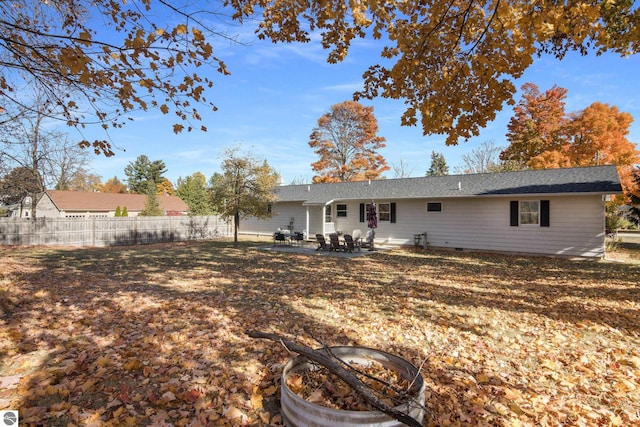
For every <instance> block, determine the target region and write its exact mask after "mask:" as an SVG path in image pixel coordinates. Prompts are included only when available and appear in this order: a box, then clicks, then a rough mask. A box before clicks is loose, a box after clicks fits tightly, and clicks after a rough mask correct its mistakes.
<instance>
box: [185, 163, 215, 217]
mask: <svg viewBox="0 0 640 427" xmlns="http://www.w3.org/2000/svg"><path fill="white" fill-rule="evenodd" d="M176 194H177V196H178V197H180V198H181V199H182V200H183V201H184V202H185V203H186V204H187V205H188V206H189V212H190V214H191V215H211V213H212V212H213V209H212V207H211V195H210V192H209V188H208V187H207V178H206V177H205V176H204V175H203V174H202V173H201V172H196V173H194V174H193V175H190V176H188V177H186V178H182V177H179V178H178V185H177V189H176Z"/></svg>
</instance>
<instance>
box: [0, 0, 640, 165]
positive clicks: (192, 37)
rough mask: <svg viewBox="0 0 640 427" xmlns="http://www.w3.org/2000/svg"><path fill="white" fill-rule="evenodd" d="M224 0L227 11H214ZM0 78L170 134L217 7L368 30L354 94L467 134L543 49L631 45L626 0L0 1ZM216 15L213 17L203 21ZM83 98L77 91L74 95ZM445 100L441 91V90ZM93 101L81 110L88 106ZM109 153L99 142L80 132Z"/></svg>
mask: <svg viewBox="0 0 640 427" xmlns="http://www.w3.org/2000/svg"><path fill="white" fill-rule="evenodd" d="M225 7H226V8H225ZM0 10H2V16H3V19H1V20H0V38H1V40H2V43H1V44H0V49H1V51H0V58H2V62H1V63H2V66H3V68H4V69H6V70H10V71H11V72H10V73H3V74H2V77H1V78H0V88H2V89H1V90H0V91H1V93H2V95H3V96H4V97H5V100H4V102H14V103H19V99H18V97H17V96H16V94H17V93H18V92H19V90H20V88H21V87H22V86H24V85H23V81H22V78H23V76H30V77H32V80H33V81H34V82H35V83H36V84H38V85H40V86H43V87H44V88H46V89H51V88H54V87H60V86H61V85H64V86H65V87H68V88H69V89H71V90H69V91H67V95H63V96H61V97H57V99H52V101H53V102H55V103H57V104H60V105H62V106H64V109H63V111H62V113H61V115H60V116H61V118H62V119H64V121H65V122H66V123H68V124H70V125H72V126H78V127H82V126H83V125H86V124H88V123H91V122H92V121H94V120H95V121H97V122H99V123H101V124H102V125H103V126H104V127H105V128H109V127H111V126H116V127H117V126H122V125H123V124H124V123H125V121H126V119H128V118H132V112H133V111H135V110H145V111H146V110H149V109H157V110H159V111H161V112H162V113H164V114H168V113H170V112H173V113H174V114H175V115H176V116H177V119H178V121H179V123H175V124H174V125H173V129H174V131H176V132H179V131H181V130H182V129H184V128H185V126H184V125H183V124H182V122H186V124H187V129H191V127H192V126H191V124H190V120H199V119H200V118H201V115H200V113H199V111H198V110H197V108H196V107H197V106H198V105H200V104H204V105H206V106H207V108H211V109H215V106H213V104H212V103H211V102H210V101H209V100H208V99H207V97H206V96H207V95H208V94H207V89H209V88H211V87H212V86H213V77H211V76H210V74H209V73H207V72H205V71H204V68H203V67H207V69H214V70H216V71H217V72H218V73H221V74H228V70H227V68H226V66H225V64H224V63H223V62H222V60H221V59H219V58H217V57H215V56H214V54H213V53H214V48H213V46H212V44H211V42H212V41H213V40H220V39H221V38H225V39H227V40H229V39H230V38H229V37H226V36H225V32H224V30H221V29H217V28H213V24H211V23H212V22H215V18H216V17H220V16H221V14H222V16H224V14H226V13H227V12H228V13H229V14H230V15H231V17H232V19H234V20H235V21H236V22H244V21H250V22H257V25H258V28H257V34H258V37H259V38H262V39H270V40H271V41H273V42H285V43H288V42H304V43H306V42H310V41H311V40H312V37H311V33H312V32H313V33H314V34H320V35H321V40H320V43H321V44H322V46H323V47H324V48H325V49H328V50H329V53H328V57H327V61H328V62H329V63H336V62H339V61H342V60H344V58H346V57H347V55H348V53H349V49H350V47H351V43H352V42H353V41H354V39H356V38H367V37H370V38H373V39H374V40H376V41H377V43H378V44H379V45H380V58H378V59H374V62H373V64H370V65H369V68H368V69H367V70H366V71H365V72H364V74H363V79H364V87H363V89H362V90H360V91H358V92H356V93H355V94H354V96H355V97H356V99H363V98H364V99H371V98H374V97H377V96H382V97H385V98H391V99H402V100H404V101H405V103H406V104H407V109H406V111H405V112H404V114H403V115H402V118H401V123H402V124H403V125H410V126H412V125H416V124H417V123H418V122H420V123H421V125H422V129H423V132H424V133H425V134H433V133H436V134H446V135H447V139H446V143H447V144H456V143H457V142H458V140H459V139H461V138H462V139H467V138H469V137H472V136H475V135H477V134H478V132H479V130H480V129H481V128H482V127H483V126H485V125H486V124H487V123H488V122H489V121H491V120H493V119H494V118H495V115H496V112H497V111H499V110H500V109H501V108H502V107H503V105H504V103H509V104H512V103H513V95H514V93H515V92H516V90H515V87H514V81H515V80H516V79H518V78H520V77H521V76H522V74H523V73H524V71H525V70H526V69H527V68H528V67H529V66H530V65H531V64H532V63H533V61H534V59H535V58H536V57H537V56H539V55H542V54H550V55H554V56H555V57H557V58H560V59H561V58H563V57H564V56H565V54H566V53H567V52H569V51H578V52H580V53H582V54H587V53H590V52H593V53H596V54H601V53H604V52H607V51H609V52H613V53H616V54H619V55H623V56H624V55H630V54H635V53H637V52H638V50H640V28H638V27H639V25H640V24H639V23H640V19H639V15H640V12H639V10H638V4H637V2H633V1H632V0H622V1H616V2H590V3H584V2H545V3H544V4H542V5H541V4H540V3H538V2H523V1H515V0H506V1H500V2H497V1H480V2H473V3H469V2H466V1H462V0H453V1H449V2H441V1H436V0H427V1H422V2H407V1H401V0H389V1H385V2H377V1H363V2H349V3H348V4H346V3H344V2H334V3H327V2H326V1H324V0H309V1H307V2H302V3H300V2H297V3H296V2H291V1H286V0H284V1H278V2H275V1H267V2H265V1H258V0H238V1H233V2H224V3H223V7H222V8H221V7H220V6H219V4H217V3H214V4H203V3H202V2H188V1H185V0H177V1H173V2H166V1H158V2H152V1H150V0H141V1H140V2H121V1H117V0H96V1H92V2H88V1H85V0H80V1H71V0H49V1H46V2H42V1H29V0H17V1H12V2H3V3H2V6H0ZM212 18H213V19H212ZM79 99H80V101H78V100H79ZM444 99H446V100H447V101H446V102H443V100H444ZM84 107H86V108H89V109H90V112H85V111H86V108H84ZM85 144H86V145H93V146H94V148H95V149H96V150H97V151H99V152H105V153H107V154H113V151H112V149H111V146H110V144H109V143H108V142H107V141H93V142H90V141H86V142H85Z"/></svg>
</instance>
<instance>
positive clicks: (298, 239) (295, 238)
mask: <svg viewBox="0 0 640 427" xmlns="http://www.w3.org/2000/svg"><path fill="white" fill-rule="evenodd" d="M290 240H291V244H292V245H296V244H297V245H300V246H302V241H303V240H304V233H302V232H301V231H296V232H295V233H292V234H291V237H290Z"/></svg>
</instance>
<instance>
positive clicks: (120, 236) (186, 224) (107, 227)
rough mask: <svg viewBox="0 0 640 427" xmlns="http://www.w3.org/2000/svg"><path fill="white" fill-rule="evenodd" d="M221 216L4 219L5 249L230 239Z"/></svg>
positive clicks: (0, 240) (0, 223) (0, 236)
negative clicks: (217, 238) (22, 246)
mask: <svg viewBox="0 0 640 427" xmlns="http://www.w3.org/2000/svg"><path fill="white" fill-rule="evenodd" d="M230 230H231V225H230V224H228V223H227V222H226V221H225V220H223V219H222V218H220V217H218V216H159V217H142V216H138V217H107V218H103V217H88V218H47V217H43V218H36V219H35V220H31V219H25V218H0V244H2V245H64V246H115V245H135V244H146V243H160V242H173V241H181V240H201V239H211V238H216V237H226V236H229V235H230V234H231V233H230Z"/></svg>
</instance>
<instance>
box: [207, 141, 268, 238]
mask: <svg viewBox="0 0 640 427" xmlns="http://www.w3.org/2000/svg"><path fill="white" fill-rule="evenodd" d="M221 167H222V174H215V175H214V176H212V177H211V183H212V184H213V189H212V191H213V203H214V205H215V206H216V207H217V209H216V210H217V211H218V213H219V214H220V215H222V216H223V217H227V218H233V221H234V245H236V246H237V244H238V230H239V229H240V220H241V219H242V218H244V217H247V216H252V217H255V218H269V217H271V215H272V211H271V209H270V206H271V204H272V203H273V202H274V201H275V200H276V196H275V194H274V193H273V188H274V187H275V186H276V184H277V182H278V179H279V175H278V173H277V172H276V171H274V170H273V168H272V167H271V166H269V164H268V163H267V161H266V160H265V161H264V162H259V161H258V160H256V159H255V158H253V157H251V155H249V154H245V153H242V152H240V149H239V148H229V149H227V150H226V152H225V158H224V160H223V162H222V165H221Z"/></svg>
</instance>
